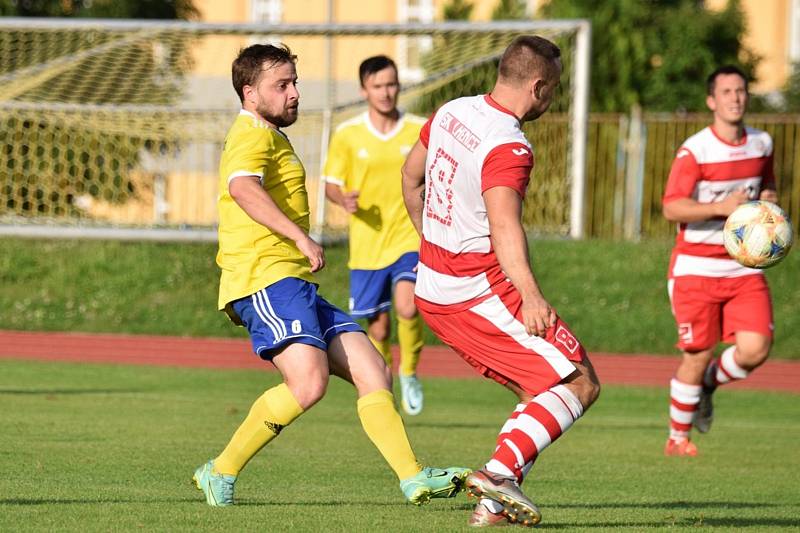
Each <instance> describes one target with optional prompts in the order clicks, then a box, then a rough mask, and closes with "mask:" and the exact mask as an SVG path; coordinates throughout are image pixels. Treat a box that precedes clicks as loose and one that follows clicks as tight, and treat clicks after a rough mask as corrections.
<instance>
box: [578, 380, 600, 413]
mask: <svg viewBox="0 0 800 533" xmlns="http://www.w3.org/2000/svg"><path fill="white" fill-rule="evenodd" d="M588 378H589V379H587V380H586V381H585V382H583V386H582V389H583V390H582V391H581V394H580V396H579V398H580V400H581V404H582V405H583V410H584V411H585V410H586V409H588V408H589V407H591V405H592V404H593V403H594V402H596V401H597V398H599V397H600V381H599V380H598V379H597V377H596V376H594V375H592V376H588Z"/></svg>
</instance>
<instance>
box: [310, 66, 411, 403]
mask: <svg viewBox="0 0 800 533" xmlns="http://www.w3.org/2000/svg"><path fill="white" fill-rule="evenodd" d="M359 77H360V80H361V95H362V96H363V97H364V99H365V100H366V102H367V111H366V112H365V113H363V114H361V115H359V116H357V117H355V118H352V119H350V120H348V121H346V122H344V123H342V124H341V125H340V126H339V127H338V128H337V130H336V132H335V133H334V135H333V137H332V139H331V143H330V147H329V149H328V157H327V159H326V162H325V169H324V171H323V174H324V176H325V181H326V187H325V192H326V194H327V197H328V199H329V200H331V201H332V202H334V203H336V204H338V205H340V206H342V207H343V208H344V210H345V211H347V212H348V213H350V215H351V216H350V228H349V229H350V261H349V263H348V266H349V267H350V314H351V315H352V316H353V317H355V318H365V319H367V332H368V334H369V338H370V339H371V340H372V342H373V344H375V346H376V347H377V348H378V351H380V352H381V354H382V355H383V357H384V358H385V359H386V361H387V363H389V365H390V366H391V357H392V356H391V352H390V346H389V337H390V334H391V324H390V320H389V311H390V309H391V306H392V296H394V311H395V315H396V316H397V337H398V341H399V343H400V386H401V392H402V402H401V403H402V406H403V410H405V412H406V413H408V414H410V415H416V414H419V413H420V411H422V405H423V395H422V386H421V384H420V382H419V380H418V379H417V363H418V362H419V354H420V351H421V350H422V320H421V319H420V316H419V314H418V313H417V308H416V305H415V304H414V283H415V282H416V279H417V274H416V266H417V262H418V261H419V253H418V252H419V236H418V235H417V232H416V231H415V230H414V226H413V225H412V224H411V220H410V219H409V217H408V212H407V211H406V209H405V205H404V204H403V193H402V189H401V180H400V168H401V167H402V166H403V162H404V161H405V158H406V155H408V152H409V150H410V149H411V147H412V146H413V145H414V143H415V142H416V140H417V138H418V137H419V130H420V128H422V125H423V124H424V123H425V120H424V119H422V118H420V117H416V116H414V115H410V114H408V113H402V112H401V111H400V110H399V109H398V108H397V98H398V95H399V93H400V83H399V82H398V79H397V66H396V65H395V63H394V61H392V60H391V59H390V58H388V57H386V56H382V55H381V56H374V57H370V58H368V59H365V60H364V61H363V62H362V63H361V66H360V67H359Z"/></svg>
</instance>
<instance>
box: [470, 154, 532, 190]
mask: <svg viewBox="0 0 800 533" xmlns="http://www.w3.org/2000/svg"><path fill="white" fill-rule="evenodd" d="M531 170H533V152H531V149H530V147H529V146H527V145H525V144H523V143H521V142H512V143H507V144H501V145H499V146H496V147H495V148H493V149H492V150H491V151H490V152H489V153H488V154H487V155H486V158H485V159H484V160H483V168H482V170H481V193H483V192H486V191H487V190H488V189H491V188H492V187H499V186H504V187H511V188H512V189H514V190H515V191H517V192H518V193H519V195H520V196H525V191H526V189H527V188H528V181H529V180H530V177H531Z"/></svg>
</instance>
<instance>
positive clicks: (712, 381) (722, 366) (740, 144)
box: [663, 66, 778, 456]
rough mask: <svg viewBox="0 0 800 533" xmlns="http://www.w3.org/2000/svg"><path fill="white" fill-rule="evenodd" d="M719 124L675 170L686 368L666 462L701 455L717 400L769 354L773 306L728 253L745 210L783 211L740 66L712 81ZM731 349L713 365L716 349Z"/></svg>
mask: <svg viewBox="0 0 800 533" xmlns="http://www.w3.org/2000/svg"><path fill="white" fill-rule="evenodd" d="M707 91H708V96H707V97H706V104H707V105H708V107H709V109H711V111H712V113H713V124H712V125H711V126H709V127H707V128H705V129H703V130H702V131H700V132H699V133H696V134H695V135H693V136H691V137H689V139H687V140H686V142H685V143H683V145H682V146H681V147H680V149H679V150H678V153H677V154H676V156H675V161H674V162H673V163H672V170H671V171H670V174H669V180H668V182H667V188H666V191H665V192H664V200H663V210H664V216H665V217H666V218H667V220H670V221H672V222H677V223H678V224H679V225H678V237H677V239H676V243H675V248H674V249H673V252H672V258H671V260H670V266H669V281H668V287H669V296H670V301H671V303H672V313H673V315H674V316H675V321H676V323H677V326H678V344H677V346H678V348H680V349H681V350H683V359H682V361H681V363H680V365H679V366H678V370H677V371H676V372H675V377H674V378H673V379H672V381H671V384H670V435H669V439H668V440H667V444H666V446H665V448H664V453H665V454H666V455H690V456H692V455H697V447H696V446H695V444H694V443H693V442H691V440H689V432H690V430H691V427H692V425H694V426H695V428H697V430H698V431H700V432H701V433H705V432H706V431H708V430H709V428H710V426H711V421H712V418H713V408H712V403H711V394H712V393H713V392H714V390H715V389H716V387H717V386H718V385H721V384H724V383H729V382H731V381H735V380H739V379H743V378H745V377H747V375H748V374H749V373H750V372H751V371H752V370H753V369H755V368H756V367H758V366H759V365H761V364H762V363H763V362H764V361H765V360H766V359H767V356H768V355H769V349H770V346H771V344H772V330H773V324H772V304H771V302H770V295H769V288H768V287H767V282H766V279H765V278H764V275H763V273H762V272H761V271H760V270H756V269H752V268H747V267H743V266H741V265H740V264H739V263H737V262H736V261H734V260H733V259H731V258H730V257H729V256H728V254H727V253H726V252H725V248H724V247H723V244H722V227H723V225H724V224H725V218H726V217H727V216H728V215H730V214H731V213H732V212H733V211H734V209H736V207H737V206H738V205H739V204H742V203H744V202H747V201H749V200H754V199H756V198H760V199H762V200H768V201H771V202H775V201H777V198H778V197H777V193H776V192H775V176H774V173H773V169H772V166H773V165H772V139H771V138H770V136H769V134H768V133H766V132H764V131H759V130H756V129H754V128H749V127H745V125H744V122H743V121H744V114H745V110H746V109H747V100H748V92H747V78H746V77H745V75H744V73H743V72H742V71H741V70H739V69H738V68H736V67H734V66H725V67H720V68H718V69H717V70H715V71H714V72H713V73H712V74H711V75H710V76H709V77H708V80H707ZM720 341H723V342H725V343H732V345H731V346H729V347H728V348H726V349H725V350H723V351H722V353H721V355H720V356H719V357H717V358H716V359H715V358H714V349H715V348H716V346H717V343H719V342H720Z"/></svg>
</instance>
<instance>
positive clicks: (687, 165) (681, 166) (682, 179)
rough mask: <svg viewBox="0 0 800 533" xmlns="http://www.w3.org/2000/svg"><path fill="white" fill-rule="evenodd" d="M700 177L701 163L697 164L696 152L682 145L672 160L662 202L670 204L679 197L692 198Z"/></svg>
mask: <svg viewBox="0 0 800 533" xmlns="http://www.w3.org/2000/svg"><path fill="white" fill-rule="evenodd" d="M700 177H701V174H700V165H698V164H697V160H696V159H695V157H694V154H692V152H691V151H689V149H688V148H686V147H685V146H682V147H681V148H680V150H678V153H677V154H676V155H675V160H674V161H672V168H671V169H670V171H669V178H667V186H666V189H665V190H664V198H663V199H662V203H663V204H668V203H669V202H671V201H673V200H677V199H679V198H691V196H692V192H693V191H694V187H695V184H697V181H698V180H699V179H700Z"/></svg>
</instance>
